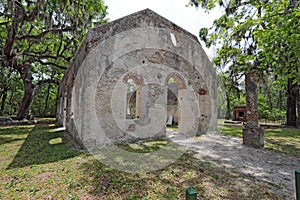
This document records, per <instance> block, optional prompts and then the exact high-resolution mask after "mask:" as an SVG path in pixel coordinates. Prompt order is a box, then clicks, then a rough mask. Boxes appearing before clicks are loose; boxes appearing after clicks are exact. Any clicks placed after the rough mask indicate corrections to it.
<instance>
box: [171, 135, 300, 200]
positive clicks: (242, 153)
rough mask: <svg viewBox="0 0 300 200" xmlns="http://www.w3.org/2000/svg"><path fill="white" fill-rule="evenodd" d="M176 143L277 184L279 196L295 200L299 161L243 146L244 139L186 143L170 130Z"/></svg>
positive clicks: (215, 138) (221, 137)
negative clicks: (296, 172) (296, 174)
mask: <svg viewBox="0 0 300 200" xmlns="http://www.w3.org/2000/svg"><path fill="white" fill-rule="evenodd" d="M168 136H169V137H170V138H171V139H172V140H173V141H174V142H176V143H178V144H181V145H183V146H186V147H189V148H190V149H192V150H194V151H196V152H198V155H197V158H199V159H203V160H205V161H213V162H216V163H218V164H220V165H222V166H225V167H227V168H232V169H234V170H236V171H238V172H240V173H243V174H247V175H250V176H253V177H255V178H257V179H260V180H263V181H266V182H268V183H271V184H275V185H276V186H277V187H274V188H276V191H275V192H276V193H277V194H280V195H283V196H285V198H286V199H289V200H290V199H295V198H296V197H295V170H296V169H299V168H300V157H293V156H288V155H286V154H283V153H278V152H275V151H269V150H264V149H255V148H250V147H246V146H244V145H242V139H241V138H237V137H232V136H224V135H220V134H208V135H203V136H200V137H196V139H185V138H182V137H179V136H176V132H174V131H171V130H168Z"/></svg>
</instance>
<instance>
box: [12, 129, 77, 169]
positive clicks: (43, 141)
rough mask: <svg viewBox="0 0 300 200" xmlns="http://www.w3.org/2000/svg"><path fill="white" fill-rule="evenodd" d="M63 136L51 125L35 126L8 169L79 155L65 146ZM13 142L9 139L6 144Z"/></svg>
mask: <svg viewBox="0 0 300 200" xmlns="http://www.w3.org/2000/svg"><path fill="white" fill-rule="evenodd" d="M13 129H16V127H13ZM19 130H20V128H19ZM19 130H15V131H19ZM21 130H22V129H21ZM64 134H65V133H64V130H61V128H59V127H56V126H54V125H53V124H49V123H46V124H36V125H35V126H34V128H33V129H32V130H31V131H30V132H29V133H28V136H27V138H26V139H25V141H24V143H23V144H22V146H21V148H20V149H19V151H18V153H17V154H16V156H15V157H14V159H13V161H12V162H11V163H10V164H9V166H8V169H10V168H19V167H25V166H31V165H38V164H45V163H51V162H56V161H59V160H63V159H68V158H72V157H75V156H78V155H80V152H78V151H75V150H71V149H70V148H69V147H68V146H67V145H66V141H65V139H64ZM12 137H13V135H12ZM9 140H10V141H9ZM13 140H14V139H12V138H11V139H8V141H6V142H11V141H13Z"/></svg>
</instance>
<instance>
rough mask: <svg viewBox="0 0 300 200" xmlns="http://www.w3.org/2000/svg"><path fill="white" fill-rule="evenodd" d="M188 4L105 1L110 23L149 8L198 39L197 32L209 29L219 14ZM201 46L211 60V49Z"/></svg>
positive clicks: (158, 0)
mask: <svg viewBox="0 0 300 200" xmlns="http://www.w3.org/2000/svg"><path fill="white" fill-rule="evenodd" d="M188 3H189V0H105V4H106V5H107V6H108V18H109V20H110V21H113V20H115V19H118V18H121V17H124V16H126V15H129V14H132V13H134V12H137V11H140V10H143V9H146V8H149V9H151V10H153V11H154V12H156V13H158V14H159V15H161V16H163V17H165V18H167V19H169V20H170V21H172V22H173V23H175V24H177V25H179V26H180V27H182V28H184V29H185V30H187V31H189V32H190V33H192V34H194V35H195V36H197V37H198V33H199V30H200V29H201V28H204V27H206V28H209V27H211V26H212V24H213V21H214V20H215V19H216V18H218V17H219V16H220V15H221V12H220V11H219V10H218V9H215V10H213V11H211V12H210V13H209V14H208V13H204V11H203V10H202V9H201V8H198V9H196V8H195V7H191V6H189V7H187V6H186V5H187V4H188ZM198 39H199V37H198ZM199 41H200V40H199ZM201 45H202V47H203V49H204V51H205V52H206V54H207V55H208V57H209V58H210V59H211V58H212V56H213V48H212V49H207V48H206V47H205V45H204V43H203V42H201Z"/></svg>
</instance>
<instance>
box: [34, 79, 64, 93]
mask: <svg viewBox="0 0 300 200" xmlns="http://www.w3.org/2000/svg"><path fill="white" fill-rule="evenodd" d="M49 83H52V84H55V85H59V81H57V80H55V79H46V80H41V81H39V82H38V83H37V84H36V85H35V87H34V89H33V92H32V93H33V95H35V94H36V93H37V92H38V91H39V90H40V89H42V88H43V87H44V86H45V85H47V84H49Z"/></svg>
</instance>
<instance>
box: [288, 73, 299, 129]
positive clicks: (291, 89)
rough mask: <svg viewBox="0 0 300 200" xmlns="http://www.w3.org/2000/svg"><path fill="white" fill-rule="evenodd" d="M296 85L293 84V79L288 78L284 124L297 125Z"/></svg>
mask: <svg viewBox="0 0 300 200" xmlns="http://www.w3.org/2000/svg"><path fill="white" fill-rule="evenodd" d="M296 105H297V87H296V84H293V79H292V78H289V79H288V85H287V102H286V108H287V110H286V125H287V126H293V127H296V125H297V113H296Z"/></svg>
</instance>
